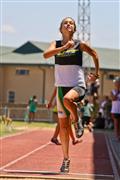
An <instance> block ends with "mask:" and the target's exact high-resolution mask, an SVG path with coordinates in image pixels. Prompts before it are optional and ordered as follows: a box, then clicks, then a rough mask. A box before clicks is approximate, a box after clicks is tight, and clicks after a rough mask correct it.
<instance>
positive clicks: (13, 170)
mask: <svg viewBox="0 0 120 180" xmlns="http://www.w3.org/2000/svg"><path fill="white" fill-rule="evenodd" d="M4 171H5V172H17V173H31V174H60V175H64V173H60V172H52V171H38V170H36V171H35V170H33V171H32V170H25V169H24V170H22V169H21V170H20V169H17V170H16V169H4ZM68 175H82V176H99V177H111V178H112V177H114V176H113V175H110V174H89V173H88V174H87V173H86V174H83V173H68Z"/></svg>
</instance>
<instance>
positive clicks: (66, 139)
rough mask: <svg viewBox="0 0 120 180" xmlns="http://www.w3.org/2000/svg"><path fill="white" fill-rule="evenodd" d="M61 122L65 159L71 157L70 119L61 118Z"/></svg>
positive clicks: (61, 138)
mask: <svg viewBox="0 0 120 180" xmlns="http://www.w3.org/2000/svg"><path fill="white" fill-rule="evenodd" d="M59 123H60V140H61V143H62V151H63V156H64V159H69V119H68V118H59Z"/></svg>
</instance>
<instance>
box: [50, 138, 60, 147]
mask: <svg viewBox="0 0 120 180" xmlns="http://www.w3.org/2000/svg"><path fill="white" fill-rule="evenodd" d="M51 142H52V143H54V144H56V145H61V143H60V142H59V141H58V139H57V138H52V139H51Z"/></svg>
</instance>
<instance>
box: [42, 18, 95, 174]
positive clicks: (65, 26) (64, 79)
mask: <svg viewBox="0 0 120 180" xmlns="http://www.w3.org/2000/svg"><path fill="white" fill-rule="evenodd" d="M59 29H60V32H61V34H62V39H61V40H56V41H53V42H52V43H51V44H50V46H49V47H48V49H47V50H46V51H45V52H44V54H43V56H44V58H45V59H48V58H50V57H52V56H55V86H56V87H57V110H58V118H59V124H60V139H61V144H62V152H63V163H62V166H61V168H60V172H61V173H68V172H69V166H70V157H69V122H70V121H69V119H72V121H73V123H74V127H75V133H76V137H77V138H80V137H81V136H82V135H83V132H82V131H81V126H80V124H79V117H78V113H77V105H76V103H75V102H77V101H80V100H81V99H83V98H84V96H85V92H86V83H85V78H84V72H83V68H82V59H83V58H82V57H83V51H85V52H87V53H88V54H89V55H90V56H92V58H93V61H94V64H95V74H89V76H88V80H89V81H95V80H96V79H97V78H98V77H99V61H98V55H97V53H96V52H95V50H93V49H92V48H90V47H89V46H88V45H87V44H86V43H84V42H80V41H79V40H75V39H74V38H73V35H74V33H75V31H76V23H75V21H74V19H73V18H71V17H66V18H64V19H63V20H62V22H61V24H60V28H59Z"/></svg>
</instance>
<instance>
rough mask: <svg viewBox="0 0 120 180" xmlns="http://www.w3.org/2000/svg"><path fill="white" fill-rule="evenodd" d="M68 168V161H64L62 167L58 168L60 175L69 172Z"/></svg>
mask: <svg viewBox="0 0 120 180" xmlns="http://www.w3.org/2000/svg"><path fill="white" fill-rule="evenodd" d="M69 166H70V159H64V160H63V163H62V166H61V168H60V172H61V173H68V172H69Z"/></svg>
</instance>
